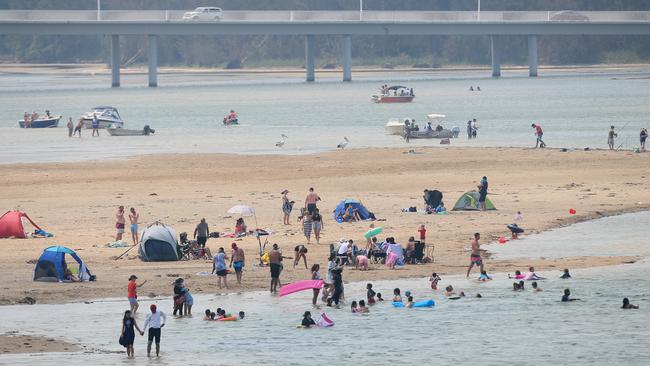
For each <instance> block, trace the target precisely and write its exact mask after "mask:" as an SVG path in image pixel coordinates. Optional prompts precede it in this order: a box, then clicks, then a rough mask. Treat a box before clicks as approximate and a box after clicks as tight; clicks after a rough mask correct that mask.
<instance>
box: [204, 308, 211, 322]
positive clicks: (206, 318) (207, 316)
mask: <svg viewBox="0 0 650 366" xmlns="http://www.w3.org/2000/svg"><path fill="white" fill-rule="evenodd" d="M211 313H212V312H211V311H210V309H205V316H204V317H203V320H210V314H211Z"/></svg>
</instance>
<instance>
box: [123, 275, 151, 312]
mask: <svg viewBox="0 0 650 366" xmlns="http://www.w3.org/2000/svg"><path fill="white" fill-rule="evenodd" d="M137 279H138V276H136V275H131V276H129V285H128V286H127V298H128V299H129V306H131V313H132V314H133V315H135V313H136V312H137V311H138V308H139V307H140V304H138V291H137V289H138V287H142V286H143V285H144V284H145V283H147V280H144V281H142V283H140V284H138V283H137V282H135V280H137Z"/></svg>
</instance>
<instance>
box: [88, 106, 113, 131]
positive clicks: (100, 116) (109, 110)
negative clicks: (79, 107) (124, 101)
mask: <svg viewBox="0 0 650 366" xmlns="http://www.w3.org/2000/svg"><path fill="white" fill-rule="evenodd" d="M93 116H97V120H98V121H99V128H111V126H114V127H115V128H122V127H123V126H124V121H122V117H120V113H119V112H118V111H117V108H115V107H111V106H107V105H100V106H97V107H95V108H93V110H92V111H91V112H88V113H86V114H84V115H83V116H81V118H83V120H84V126H85V127H86V128H93Z"/></svg>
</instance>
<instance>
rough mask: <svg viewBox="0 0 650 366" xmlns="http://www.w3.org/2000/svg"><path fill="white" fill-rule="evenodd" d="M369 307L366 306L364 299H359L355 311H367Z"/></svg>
mask: <svg viewBox="0 0 650 366" xmlns="http://www.w3.org/2000/svg"><path fill="white" fill-rule="evenodd" d="M369 312H370V309H368V307H367V306H366V302H365V301H364V300H359V307H358V308H357V313H369Z"/></svg>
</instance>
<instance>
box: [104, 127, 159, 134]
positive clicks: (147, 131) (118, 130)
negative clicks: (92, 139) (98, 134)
mask: <svg viewBox="0 0 650 366" xmlns="http://www.w3.org/2000/svg"><path fill="white" fill-rule="evenodd" d="M106 131H107V132H108V134H109V135H111V136H148V135H151V134H153V133H155V132H156V131H155V130H153V129H152V128H151V127H149V125H146V126H144V128H143V129H140V130H130V129H127V128H114V127H110V128H107V129H106Z"/></svg>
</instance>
